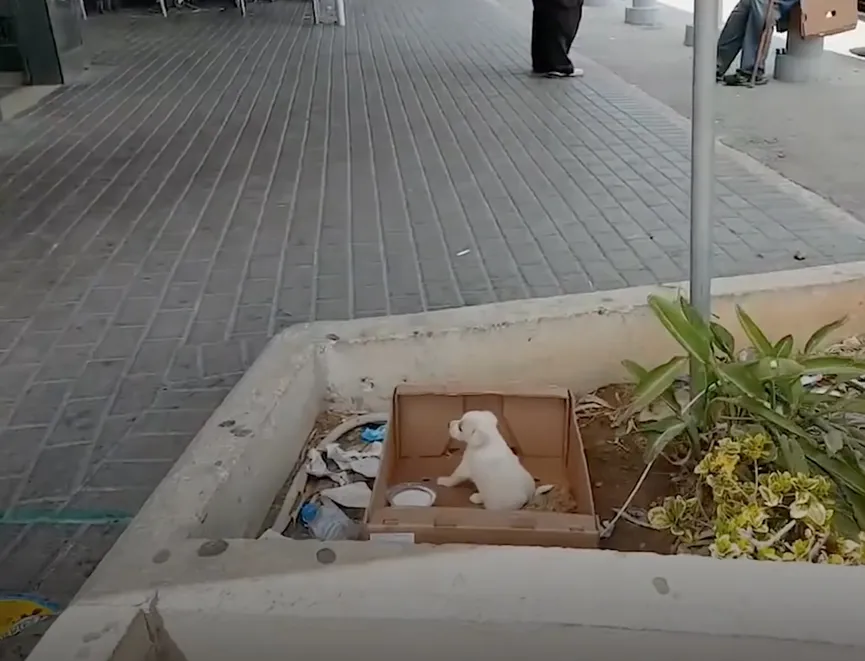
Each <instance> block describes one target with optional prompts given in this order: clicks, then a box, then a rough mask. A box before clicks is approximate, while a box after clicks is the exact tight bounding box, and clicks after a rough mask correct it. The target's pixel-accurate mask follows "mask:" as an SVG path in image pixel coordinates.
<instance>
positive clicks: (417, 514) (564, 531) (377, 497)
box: [365, 385, 599, 548]
mask: <svg viewBox="0 0 865 661" xmlns="http://www.w3.org/2000/svg"><path fill="white" fill-rule="evenodd" d="M471 410H488V411H492V412H493V413H495V414H496V416H498V419H499V431H500V432H501V433H502V436H504V438H505V440H506V441H507V442H508V444H509V445H510V446H511V448H513V449H514V451H515V452H516V453H517V456H519V458H520V460H521V461H522V463H523V465H524V466H525V467H526V469H527V470H528V471H529V472H530V473H531V474H532V476H533V477H534V478H535V479H536V481H537V484H539V485H541V484H556V485H560V486H565V487H568V488H569V489H570V492H571V495H572V496H573V498H574V500H575V501H576V502H577V504H578V512H579V513H577V514H563V513H556V512H542V511H533V510H525V509H524V510H519V511H516V512H492V511H487V510H485V509H483V508H482V507H479V506H477V505H473V504H471V503H470V502H469V496H470V495H471V494H472V493H473V492H474V490H475V489H474V485H472V484H471V483H470V482H469V483H466V484H465V485H461V486H459V487H454V488H445V487H440V486H438V485H437V484H436V478H437V477H439V476H442V475H450V473H451V472H452V471H453V469H454V468H455V467H456V466H457V464H458V463H459V461H460V458H461V456H462V451H463V449H464V447H465V446H464V445H463V444H462V443H460V442H458V441H455V440H453V439H451V438H450V435H449V433H448V423H449V422H450V421H451V420H454V419H457V418H459V417H460V416H461V415H462V414H463V413H465V412H466V411H471ZM403 482H423V483H424V484H425V485H427V486H428V487H429V488H431V489H434V490H435V491H436V502H435V505H434V506H433V507H392V506H390V504H389V503H388V502H387V490H388V489H389V488H390V487H392V486H394V485H396V484H401V483H403ZM365 523H366V529H367V532H368V534H369V537H370V539H371V540H378V541H403V542H414V543H419V544H420V543H431V544H448V543H460V544H504V545H512V546H563V547H574V548H596V547H597V546H598V540H599V527H598V519H597V516H596V515H595V506H594V502H593V499H592V488H591V482H590V480H589V472H588V468H587V464H586V456H585V452H584V450H583V443H582V440H581V439H580V433H579V430H578V429H577V424H576V420H575V417H574V398H573V396H572V395H571V393H570V392H569V391H568V390H566V389H564V388H541V389H538V388H531V389H527V388H525V387H523V388H505V389H501V388H500V389H497V390H470V391H466V390H465V389H455V388H447V387H428V386H411V385H401V386H399V387H397V388H396V390H395V392H394V396H393V404H392V409H391V422H390V424H389V425H388V438H387V442H386V443H385V447H384V453H383V456H382V467H381V471H380V473H379V476H378V478H377V479H376V483H375V486H374V487H373V496H372V503H371V505H370V507H369V509H368V510H367V513H366V519H365Z"/></svg>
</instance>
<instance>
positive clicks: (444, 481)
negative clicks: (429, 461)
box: [436, 475, 454, 487]
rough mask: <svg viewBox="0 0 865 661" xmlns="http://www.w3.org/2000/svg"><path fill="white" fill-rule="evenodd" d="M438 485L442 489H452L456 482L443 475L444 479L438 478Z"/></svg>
mask: <svg viewBox="0 0 865 661" xmlns="http://www.w3.org/2000/svg"><path fill="white" fill-rule="evenodd" d="M436 484H438V485H439V486H440V487H452V486H453V485H454V481H453V479H452V478H450V477H448V476H447V475H443V476H442V477H438V478H436Z"/></svg>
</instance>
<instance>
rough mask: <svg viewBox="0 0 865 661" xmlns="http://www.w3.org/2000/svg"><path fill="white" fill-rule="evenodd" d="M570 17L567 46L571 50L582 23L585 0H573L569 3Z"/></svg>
mask: <svg viewBox="0 0 865 661" xmlns="http://www.w3.org/2000/svg"><path fill="white" fill-rule="evenodd" d="M568 4H569V5H570V6H569V7H568V18H567V26H566V27H567V34H568V39H567V44H566V45H567V48H568V51H569V52H570V50H571V46H573V45H574V39H576V38H577V32H578V31H579V29H580V23H582V21H583V0H572V2H570V3H568Z"/></svg>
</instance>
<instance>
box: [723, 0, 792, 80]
mask: <svg viewBox="0 0 865 661" xmlns="http://www.w3.org/2000/svg"><path fill="white" fill-rule="evenodd" d="M798 2H799V0H739V2H738V3H737V4H736V6H735V7H734V8H733V11H732V12H730V16H729V17H728V18H727V21H726V23H724V27H723V29H722V30H721V34H720V35H719V36H718V55H717V60H716V61H717V69H716V71H715V79H716V80H718V81H719V82H720V81H723V82H724V83H725V84H727V85H750V83H751V74H752V73H753V72H754V68H755V67H756V69H757V75H756V76H755V78H754V84H755V85H764V84H765V83H767V82H768V79H767V78H766V73H765V70H764V66H765V64H766V55H767V54H768V48H767V49H766V52H765V53H763V54H762V57H761V61H760V62H757V56H758V55H759V53H758V51H759V50H760V37H761V35H762V34H763V27H764V26H765V24H766V10H767V8H770V7H771V11H772V12H773V14H774V15H773V17H772V22H773V23H775V22H781V23H786V21H787V19H788V17H789V14H790V10H791V9H792V8H793V7H794V6H795V5H796V4H798ZM740 51H741V52H742V59H741V62H740V65H739V68H738V69H737V70H736V72H735V73H732V74H730V75H728V76H725V75H724V74H726V73H727V69H729V68H730V65H731V64H733V60H735V59H736V56H737V55H738V54H739V52H740Z"/></svg>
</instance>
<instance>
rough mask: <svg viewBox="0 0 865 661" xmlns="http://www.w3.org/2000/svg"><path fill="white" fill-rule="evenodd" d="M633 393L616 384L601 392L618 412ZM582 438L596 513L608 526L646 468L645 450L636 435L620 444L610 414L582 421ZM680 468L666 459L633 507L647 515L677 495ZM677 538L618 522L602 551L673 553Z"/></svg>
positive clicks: (604, 541) (604, 398)
mask: <svg viewBox="0 0 865 661" xmlns="http://www.w3.org/2000/svg"><path fill="white" fill-rule="evenodd" d="M629 391H630V388H629V387H628V386H623V385H611V386H606V387H604V388H601V389H600V390H599V391H598V392H597V393H596V394H597V395H598V396H599V397H600V398H602V399H603V400H605V401H607V402H608V403H610V404H611V405H612V406H614V407H617V408H618V407H620V406H621V405H623V404H626V403H627V401H628V397H629ZM580 433H581V434H582V437H583V445H584V446H585V449H586V458H587V459H588V464H589V475H590V476H591V479H592V493H593V494H594V498H595V509H596V510H597V513H598V516H599V517H600V518H601V520H603V521H609V520H611V519H612V518H613V516H615V512H614V511H613V508H620V507H621V506H622V504H623V503H624V502H625V500H626V499H627V498H628V495H629V494H630V493H631V490H632V489H633V488H634V485H635V484H636V483H637V480H638V479H639V477H640V474H641V473H642V472H643V469H644V468H645V466H646V463H645V461H644V459H643V451H644V445H643V443H642V442H641V441H640V439H639V438H638V437H637V436H636V435H634V434H631V435H629V436H626V437H624V438H622V439H619V440H617V438H616V432H615V430H614V429H613V427H612V424H611V419H610V416H609V415H606V414H603V413H601V414H597V415H594V416H592V417H591V418H586V419H582V420H581V421H580ZM676 473H677V469H676V468H675V467H674V466H672V465H670V464H669V463H668V462H666V461H664V460H663V459H659V460H658V461H656V462H655V465H654V466H653V468H652V470H651V471H650V472H649V475H648V477H647V478H646V480H645V482H643V486H642V488H641V489H640V491H639V492H638V493H637V495H636V497H635V498H634V500H633V501H632V503H631V506H632V507H636V508H640V509H643V510H647V509H648V508H649V507H651V506H652V505H653V504H654V503H655V502H656V501H658V500H660V499H663V498H664V497H665V496H669V495H672V494H673V493H674V484H673V477H674V476H675V475H676ZM672 544H673V539H672V537H670V535H668V534H667V533H663V532H658V531H656V530H649V529H647V528H643V527H640V526H637V525H634V524H632V523H629V522H627V521H625V520H624V519H619V521H618V523H617V524H616V528H615V532H614V533H613V535H612V536H611V537H610V538H609V539H606V540H602V541H601V546H602V548H606V549H613V550H616V551H651V552H655V553H664V554H668V553H671V551H672Z"/></svg>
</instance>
